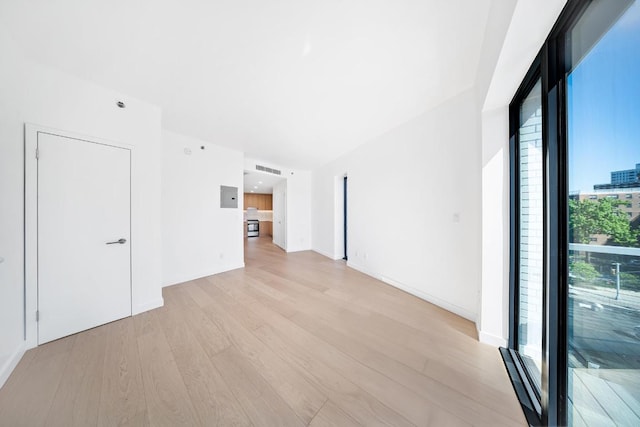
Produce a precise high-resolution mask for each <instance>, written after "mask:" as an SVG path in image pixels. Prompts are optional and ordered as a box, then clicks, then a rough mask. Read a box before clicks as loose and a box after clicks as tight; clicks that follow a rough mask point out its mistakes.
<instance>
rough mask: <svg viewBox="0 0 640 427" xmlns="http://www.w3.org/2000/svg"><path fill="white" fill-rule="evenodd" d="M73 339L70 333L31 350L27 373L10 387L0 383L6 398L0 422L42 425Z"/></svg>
mask: <svg viewBox="0 0 640 427" xmlns="http://www.w3.org/2000/svg"><path fill="white" fill-rule="evenodd" d="M75 340H76V335H71V336H68V337H65V338H61V339H59V340H56V341H53V342H50V343H47V344H44V345H41V346H40V347H38V348H36V349H34V352H35V354H34V355H33V359H32V360H31V363H30V364H29V368H28V374H27V375H24V377H23V379H22V381H21V382H20V383H19V384H14V386H13V387H11V388H9V384H5V385H4V386H3V388H5V387H6V388H7V390H6V391H7V395H8V396H10V397H9V398H8V399H7V400H6V401H5V402H4V403H3V408H2V410H1V411H0V413H1V415H2V418H1V419H0V420H1V421H2V422H1V423H0V424H4V425H7V426H16V427H21V426H25V427H31V426H34V427H37V426H43V425H45V423H46V421H47V414H48V413H49V408H51V404H52V402H53V398H54V396H55V394H56V391H57V390H58V386H59V385H60V380H61V379H62V375H63V373H64V370H65V368H66V366H67V365H68V363H69V354H70V353H71V349H72V348H73V344H74V342H75Z"/></svg>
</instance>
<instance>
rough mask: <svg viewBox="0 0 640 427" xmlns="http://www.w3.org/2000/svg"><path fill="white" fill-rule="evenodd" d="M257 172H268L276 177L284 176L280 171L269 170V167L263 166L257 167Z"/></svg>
mask: <svg viewBox="0 0 640 427" xmlns="http://www.w3.org/2000/svg"><path fill="white" fill-rule="evenodd" d="M256 170H259V171H262V172H267V173H272V174H274V175H282V171H279V170H278V169H272V168H268V167H266V166H262V165H256Z"/></svg>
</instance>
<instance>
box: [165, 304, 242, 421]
mask: <svg viewBox="0 0 640 427" xmlns="http://www.w3.org/2000/svg"><path fill="white" fill-rule="evenodd" d="M173 302H174V304H173V305H172V306H171V307H169V310H167V312H166V315H165V316H158V320H159V322H160V324H161V325H162V328H163V330H164V332H165V336H166V337H167V342H168V343H169V346H170V347H171V350H172V353H173V356H174V360H175V363H176V366H177V367H178V370H179V371H180V374H181V375H182V379H183V381H184V383H185V386H186V388H187V391H188V393H189V396H190V398H191V402H192V403H193V406H194V409H195V411H196V413H197V414H198V417H199V419H200V423H201V425H207V426H249V425H251V422H250V421H249V418H248V417H247V415H246V414H245V412H244V410H243V409H242V407H241V406H240V404H239V402H238V401H237V399H236V398H235V397H234V396H233V394H232V393H231V390H229V387H228V386H227V384H226V383H225V382H224V380H223V378H222V376H221V375H220V373H219V372H218V370H217V369H216V368H215V367H214V366H213V363H212V362H211V360H210V359H209V357H213V356H214V355H215V354H218V353H219V352H220V351H222V350H219V351H216V352H215V353H210V354H208V353H207V351H206V350H205V348H204V346H206V344H207V341H202V340H199V339H198V337H196V335H195V334H194V333H193V332H192V331H193V330H194V328H193V326H192V324H191V323H190V322H189V321H188V320H187V317H188V316H185V315H184V314H185V312H186V311H190V312H191V313H194V312H193V311H191V310H192V307H187V306H186V305H185V304H184V303H181V302H180V301H179V299H178V298H175V299H174V300H173ZM194 304H195V303H194ZM195 317H196V318H199V316H195ZM203 329H204V330H210V329H211V328H209V327H205V328H203ZM216 330H218V329H217V328H216ZM218 334H221V332H220V331H219V330H218V332H217V333H216V336H217V335H218ZM226 342H227V345H226V346H225V347H224V348H228V346H229V344H228V341H226Z"/></svg>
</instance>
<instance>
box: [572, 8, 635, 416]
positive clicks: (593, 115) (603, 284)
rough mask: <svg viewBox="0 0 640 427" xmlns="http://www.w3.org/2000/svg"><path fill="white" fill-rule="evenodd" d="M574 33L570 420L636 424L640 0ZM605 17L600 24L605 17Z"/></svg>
mask: <svg viewBox="0 0 640 427" xmlns="http://www.w3.org/2000/svg"><path fill="white" fill-rule="evenodd" d="M605 6H610V5H606V4H604V3H603V2H600V3H598V2H595V3H593V4H592V5H590V6H589V7H588V8H587V9H586V10H585V12H584V13H583V15H582V16H581V18H580V19H579V20H578V21H577V22H576V24H575V26H573V28H572V29H571V30H570V31H569V32H568V34H567V37H566V42H567V60H568V73H567V78H566V101H567V102H566V105H567V108H566V110H567V111H566V113H567V116H566V117H567V144H568V152H567V162H568V168H567V172H568V174H567V175H568V177H567V178H568V189H569V194H568V197H567V200H566V202H567V207H568V212H569V216H568V224H567V225H568V231H569V245H568V246H569V247H568V248H567V249H568V250H567V259H568V261H569V263H568V264H569V265H568V267H569V268H568V283H569V287H568V307H567V352H568V359H567V364H568V366H567V385H568V387H567V388H568V390H567V405H568V412H567V415H568V422H569V424H570V425H636V426H637V425H640V403H639V402H640V248H639V246H640V244H639V241H638V232H639V227H638V226H639V225H640V2H638V1H636V2H633V3H632V4H631V5H630V6H629V7H628V8H618V9H616V8H611V7H607V8H606V9H605ZM603 20H604V23H602V22H601V21H603Z"/></svg>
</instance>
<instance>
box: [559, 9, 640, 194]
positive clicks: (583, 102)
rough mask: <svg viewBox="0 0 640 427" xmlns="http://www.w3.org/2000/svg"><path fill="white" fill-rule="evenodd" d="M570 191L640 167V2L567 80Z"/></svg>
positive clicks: (591, 188)
mask: <svg viewBox="0 0 640 427" xmlns="http://www.w3.org/2000/svg"><path fill="white" fill-rule="evenodd" d="M567 84H568V90H567V94H568V99H567V101H568V107H569V108H568V119H567V123H568V132H569V190H570V191H571V192H573V191H583V192H589V191H592V190H593V185H594V184H606V183H609V182H610V181H611V171H616V170H624V169H635V165H636V163H640V0H639V1H635V2H634V4H633V5H632V6H631V7H630V8H629V9H627V11H626V12H625V14H624V15H623V16H622V17H621V18H620V20H619V21H618V22H617V23H616V24H615V25H614V26H613V27H611V29H610V30H609V31H608V32H607V34H605V35H604V36H603V37H602V38H601V39H600V40H599V42H598V43H597V44H596V46H595V47H594V48H593V49H592V50H591V51H590V52H589V53H588V54H587V55H586V56H585V57H584V58H583V59H582V61H581V62H580V63H579V64H578V65H577V66H576V67H575V69H574V70H573V71H572V72H571V74H570V75H569V76H568V79H567Z"/></svg>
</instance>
